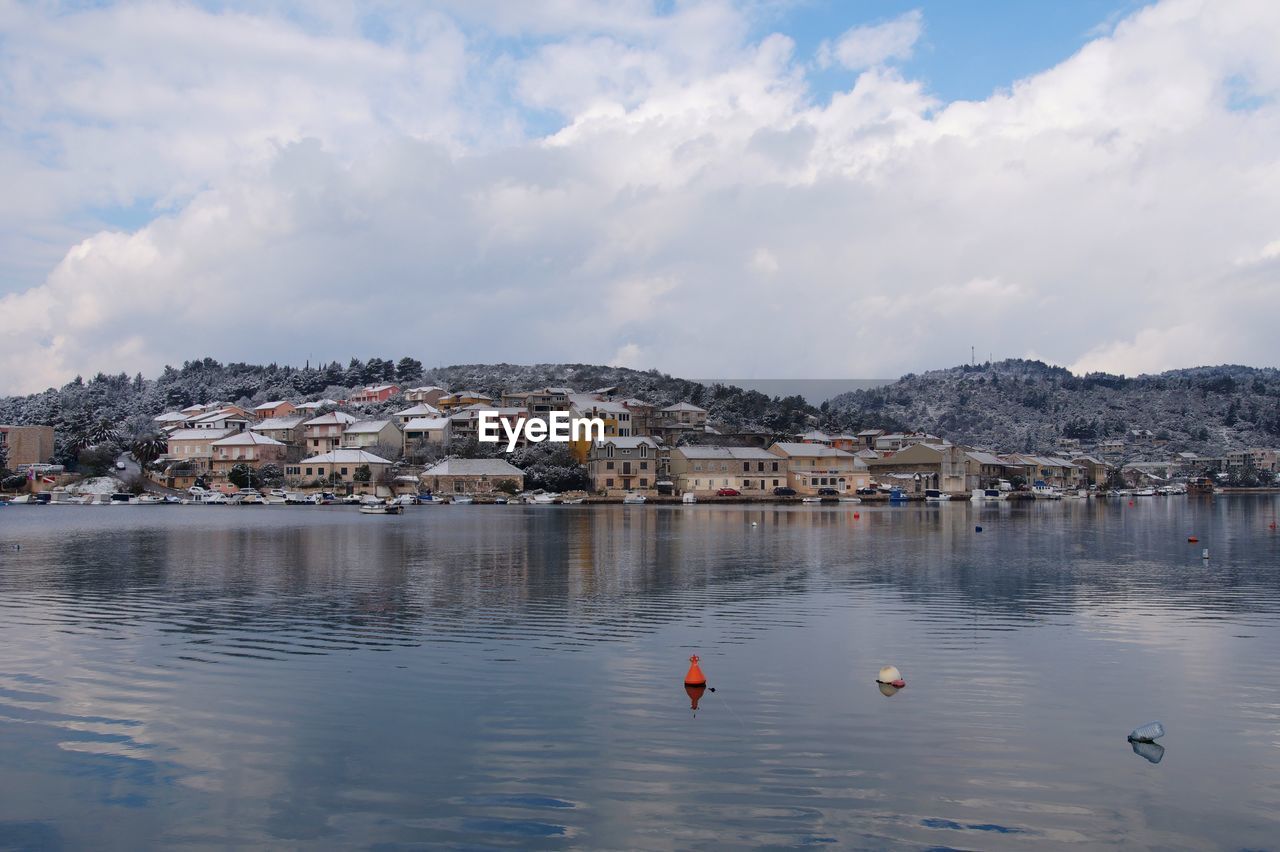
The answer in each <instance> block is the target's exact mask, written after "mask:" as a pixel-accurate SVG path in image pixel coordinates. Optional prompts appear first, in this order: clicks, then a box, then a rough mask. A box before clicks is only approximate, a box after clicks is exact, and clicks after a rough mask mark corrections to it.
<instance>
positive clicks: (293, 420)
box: [249, 414, 307, 432]
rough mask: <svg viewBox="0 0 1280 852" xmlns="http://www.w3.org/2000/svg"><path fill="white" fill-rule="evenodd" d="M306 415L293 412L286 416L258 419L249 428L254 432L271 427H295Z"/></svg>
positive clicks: (270, 428)
mask: <svg viewBox="0 0 1280 852" xmlns="http://www.w3.org/2000/svg"><path fill="white" fill-rule="evenodd" d="M306 419H307V418H306V417H305V416H303V415H299V414H295V415H290V416H288V417H268V418H267V419H266V420H260V421H258V422H257V423H255V424H253V425H252V426H250V427H249V428H250V429H252V430H254V431H255V432H268V431H270V430H272V429H297V428H298V427H299V426H301V425H302V424H303V423H304V422H306Z"/></svg>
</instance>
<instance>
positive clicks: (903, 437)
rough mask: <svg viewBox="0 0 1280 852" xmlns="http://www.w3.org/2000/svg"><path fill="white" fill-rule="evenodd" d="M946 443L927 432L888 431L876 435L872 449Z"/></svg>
mask: <svg viewBox="0 0 1280 852" xmlns="http://www.w3.org/2000/svg"><path fill="white" fill-rule="evenodd" d="M946 443H948V442H947V441H945V440H944V439H942V438H939V437H938V436H937V435H931V434H930V433H928V432H890V433H888V434H883V433H882V434H880V435H877V436H876V439H875V444H874V445H873V446H872V449H875V450H880V451H882V452H883V451H885V450H889V451H891V452H896V451H897V450H901V449H905V448H906V447H910V446H914V445H915V444H946Z"/></svg>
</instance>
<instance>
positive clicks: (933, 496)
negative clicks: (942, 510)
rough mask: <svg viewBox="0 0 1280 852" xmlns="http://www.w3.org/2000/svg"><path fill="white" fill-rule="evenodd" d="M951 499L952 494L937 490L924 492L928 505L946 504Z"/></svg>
mask: <svg viewBox="0 0 1280 852" xmlns="http://www.w3.org/2000/svg"><path fill="white" fill-rule="evenodd" d="M950 499H951V495H950V494H946V493H944V492H942V491H939V490H938V489H936V488H926V489H925V490H924V500H925V502H926V503H945V502H946V501H947V500H950Z"/></svg>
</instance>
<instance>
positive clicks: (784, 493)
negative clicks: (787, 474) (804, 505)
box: [773, 485, 796, 497]
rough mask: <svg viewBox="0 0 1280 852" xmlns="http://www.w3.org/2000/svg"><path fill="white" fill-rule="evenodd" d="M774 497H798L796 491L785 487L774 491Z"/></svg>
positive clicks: (779, 487)
mask: <svg viewBox="0 0 1280 852" xmlns="http://www.w3.org/2000/svg"><path fill="white" fill-rule="evenodd" d="M773 496H774V497H794V496H796V490H795V489H794V488H788V487H787V486H785V485H779V486H778V487H777V488H775V489H773Z"/></svg>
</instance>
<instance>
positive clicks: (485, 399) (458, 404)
mask: <svg viewBox="0 0 1280 852" xmlns="http://www.w3.org/2000/svg"><path fill="white" fill-rule="evenodd" d="M431 404H432V405H434V406H435V407H436V408H438V409H440V411H442V412H444V413H445V414H448V413H450V412H453V411H458V410H459V409H463V408H468V407H470V406H473V405H484V406H492V405H493V397H491V396H489V395H488V394H483V393H480V392H479V391H466V390H464V391H456V392H454V393H447V394H445V395H444V396H441V397H438V398H437V399H436V401H435V402H433V403H431Z"/></svg>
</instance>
